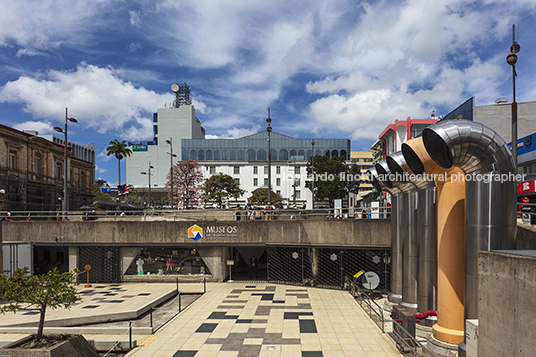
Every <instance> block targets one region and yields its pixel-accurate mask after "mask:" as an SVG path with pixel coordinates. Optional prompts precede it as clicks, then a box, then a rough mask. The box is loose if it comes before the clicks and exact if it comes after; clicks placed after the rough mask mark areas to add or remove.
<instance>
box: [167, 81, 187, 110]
mask: <svg viewBox="0 0 536 357" xmlns="http://www.w3.org/2000/svg"><path fill="white" fill-rule="evenodd" d="M171 90H172V91H173V92H174V93H175V101H174V102H173V105H172V106H171V107H172V108H178V107H180V106H181V105H192V99H191V98H190V86H189V85H188V84H186V83H182V84H177V83H175V84H173V85H172V86H171Z"/></svg>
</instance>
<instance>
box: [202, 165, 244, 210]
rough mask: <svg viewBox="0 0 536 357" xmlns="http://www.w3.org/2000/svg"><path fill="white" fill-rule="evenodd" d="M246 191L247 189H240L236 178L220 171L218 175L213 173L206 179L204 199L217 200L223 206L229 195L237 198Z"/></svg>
mask: <svg viewBox="0 0 536 357" xmlns="http://www.w3.org/2000/svg"><path fill="white" fill-rule="evenodd" d="M245 192H246V191H245V190H242V189H240V186H239V185H238V184H237V183H236V181H235V180H234V178H232V177H231V176H229V175H225V174H223V173H221V172H220V173H218V174H217V175H212V176H211V177H210V178H208V179H207V180H206V181H205V194H204V195H203V199H204V200H205V201H216V202H217V203H218V205H219V206H220V207H222V204H223V200H224V199H228V198H229V197H232V198H235V199H236V198H239V197H240V196H242V195H243V194H244V193H245Z"/></svg>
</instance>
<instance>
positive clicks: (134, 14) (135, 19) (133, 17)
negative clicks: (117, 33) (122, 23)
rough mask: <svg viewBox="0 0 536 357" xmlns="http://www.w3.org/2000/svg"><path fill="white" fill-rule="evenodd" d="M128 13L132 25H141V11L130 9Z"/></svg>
mask: <svg viewBox="0 0 536 357" xmlns="http://www.w3.org/2000/svg"><path fill="white" fill-rule="evenodd" d="M128 14H129V15H130V25H131V26H139V25H140V22H141V19H140V12H139V11H129V12H128Z"/></svg>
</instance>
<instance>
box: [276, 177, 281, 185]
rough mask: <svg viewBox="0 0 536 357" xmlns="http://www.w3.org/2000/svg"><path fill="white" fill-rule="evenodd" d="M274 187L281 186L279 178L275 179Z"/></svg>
mask: <svg viewBox="0 0 536 357" xmlns="http://www.w3.org/2000/svg"><path fill="white" fill-rule="evenodd" d="M275 185H276V186H281V178H280V177H278V178H276V179H275Z"/></svg>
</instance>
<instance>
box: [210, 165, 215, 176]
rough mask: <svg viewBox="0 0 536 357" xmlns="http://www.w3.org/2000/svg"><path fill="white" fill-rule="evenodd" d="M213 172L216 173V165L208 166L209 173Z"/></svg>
mask: <svg viewBox="0 0 536 357" xmlns="http://www.w3.org/2000/svg"><path fill="white" fill-rule="evenodd" d="M215 173H216V166H211V167H210V174H211V175H214V174H215Z"/></svg>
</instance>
